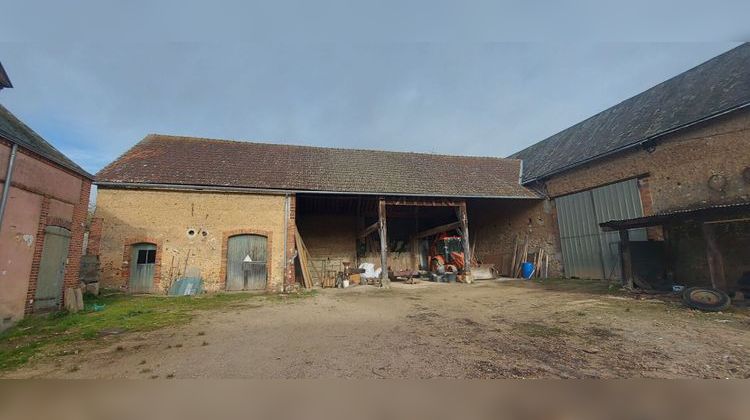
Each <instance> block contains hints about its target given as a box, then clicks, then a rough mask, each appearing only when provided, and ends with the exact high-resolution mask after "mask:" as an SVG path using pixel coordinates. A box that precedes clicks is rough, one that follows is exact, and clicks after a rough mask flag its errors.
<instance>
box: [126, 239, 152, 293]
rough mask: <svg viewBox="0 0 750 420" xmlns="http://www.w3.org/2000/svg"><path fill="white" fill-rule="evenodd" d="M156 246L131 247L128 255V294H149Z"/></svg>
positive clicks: (139, 245)
mask: <svg viewBox="0 0 750 420" xmlns="http://www.w3.org/2000/svg"><path fill="white" fill-rule="evenodd" d="M155 265H156V245H154V244H137V245H133V249H132V250H131V253H130V285H129V289H128V290H129V291H130V293H151V292H152V291H153V288H154V266H155Z"/></svg>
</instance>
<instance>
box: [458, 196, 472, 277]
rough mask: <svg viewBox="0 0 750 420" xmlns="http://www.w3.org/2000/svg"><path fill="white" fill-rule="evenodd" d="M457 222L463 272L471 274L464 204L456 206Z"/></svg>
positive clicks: (467, 227)
mask: <svg viewBox="0 0 750 420" xmlns="http://www.w3.org/2000/svg"><path fill="white" fill-rule="evenodd" d="M458 217H459V219H458V221H459V223H460V224H461V236H462V239H463V241H462V242H463V246H464V271H465V272H466V274H467V275H470V274H471V243H470V242H469V216H468V214H467V212H466V203H461V205H459V206H458Z"/></svg>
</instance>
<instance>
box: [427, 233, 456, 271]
mask: <svg viewBox="0 0 750 420" xmlns="http://www.w3.org/2000/svg"><path fill="white" fill-rule="evenodd" d="M429 261H430V271H432V272H433V273H438V274H444V273H446V272H458V271H464V268H465V262H464V246H463V239H462V238H461V237H460V236H455V235H449V234H448V233H441V234H440V235H438V236H437V237H436V238H435V240H434V241H433V242H432V246H431V247H430V255H429Z"/></svg>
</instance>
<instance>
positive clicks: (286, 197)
mask: <svg viewBox="0 0 750 420" xmlns="http://www.w3.org/2000/svg"><path fill="white" fill-rule="evenodd" d="M288 242H289V194H285V195H284V276H283V279H282V280H281V292H282V293H283V292H284V291H286V275H287V270H289V254H288V247H289V244H288Z"/></svg>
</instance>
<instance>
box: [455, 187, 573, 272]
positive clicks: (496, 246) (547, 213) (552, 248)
mask: <svg viewBox="0 0 750 420" xmlns="http://www.w3.org/2000/svg"><path fill="white" fill-rule="evenodd" d="M468 211H469V232H470V233H471V238H472V241H473V242H474V243H475V247H476V249H475V253H476V257H477V259H478V260H480V261H482V262H483V263H486V264H495V266H496V267H498V268H499V269H500V270H501V272H502V273H503V274H505V275H508V274H510V266H511V264H512V260H513V248H514V242H515V241H516V239H517V240H518V243H519V248H522V247H523V244H524V242H525V240H526V238H527V236H528V238H529V253H537V252H539V249H540V248H541V249H543V250H544V252H545V253H546V254H548V255H549V276H550V277H554V276H559V275H560V274H561V270H562V263H561V260H562V255H561V253H560V243H559V236H558V233H557V221H556V217H555V215H556V212H555V211H554V207H553V204H552V202H550V201H548V200H469V201H468ZM520 252H521V251H519V254H520ZM517 258H521V257H520V255H519V256H518V257H517Z"/></svg>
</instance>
